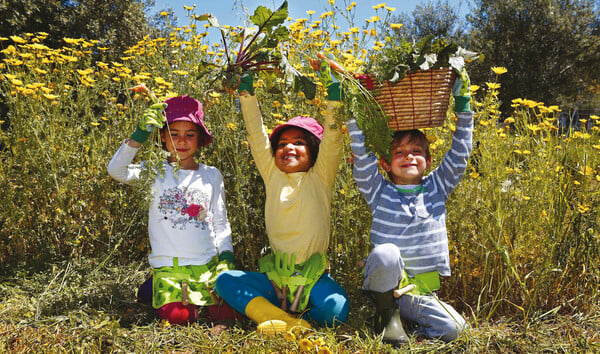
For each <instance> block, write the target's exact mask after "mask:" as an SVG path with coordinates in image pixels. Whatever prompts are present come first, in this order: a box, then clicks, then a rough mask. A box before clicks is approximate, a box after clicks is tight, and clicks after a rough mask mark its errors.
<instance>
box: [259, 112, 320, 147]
mask: <svg viewBox="0 0 600 354" xmlns="http://www.w3.org/2000/svg"><path fill="white" fill-rule="evenodd" d="M288 127H295V128H302V129H304V130H306V131H308V132H309V133H311V134H312V135H314V136H315V137H317V139H319V141H320V140H321V139H323V126H322V125H321V123H319V122H318V121H317V120H316V119H314V118H313V117H306V116H299V117H294V118H292V119H290V120H289V121H288V122H287V123H285V124H281V125H278V126H277V127H275V129H273V132H272V133H271V135H270V136H269V140H272V139H273V138H274V137H278V136H279V134H280V133H281V131H282V130H283V129H286V128H288Z"/></svg>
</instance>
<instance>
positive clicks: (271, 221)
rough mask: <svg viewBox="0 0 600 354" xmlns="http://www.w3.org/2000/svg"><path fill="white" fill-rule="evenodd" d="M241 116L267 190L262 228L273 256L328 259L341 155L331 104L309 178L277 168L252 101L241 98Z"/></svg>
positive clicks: (297, 259)
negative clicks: (282, 254) (264, 224)
mask: <svg viewBox="0 0 600 354" xmlns="http://www.w3.org/2000/svg"><path fill="white" fill-rule="evenodd" d="M240 104H241V107H242V115H243V116H244V121H245V123H246V130H247V131H248V142H249V143H250V148H251V151H252V156H253V157H254V162H255V163H256V167H257V168H258V171H259V173H260V175H261V176H262V178H263V181H264V183H265V188H266V194H267V196H266V204H265V223H266V227H267V236H268V238H269V243H270V245H271V249H272V250H273V251H278V252H286V253H294V254H296V263H302V262H304V261H305V260H307V259H308V258H309V257H310V256H311V255H312V254H314V253H316V252H319V253H322V254H326V252H327V247H328V245H329V231H330V228H329V223H330V209H331V201H332V198H333V187H334V184H335V175H336V172H337V169H338V165H339V161H340V158H341V155H342V132H341V130H340V127H339V126H336V125H335V119H334V116H333V112H334V109H335V106H336V105H339V102H334V101H330V102H328V105H327V114H326V115H325V123H324V124H323V126H324V131H323V139H322V140H321V144H320V145H319V155H318V157H317V161H316V162H315V164H314V165H313V167H312V168H311V169H310V170H308V171H307V172H297V173H285V172H282V171H281V170H279V169H278V168H277V167H276V166H275V159H274V157H273V153H272V150H271V144H270V142H269V137H268V135H267V133H266V132H265V129H264V126H263V121H262V115H261V113H260V108H259V106H258V101H257V99H256V96H250V95H246V96H241V97H240Z"/></svg>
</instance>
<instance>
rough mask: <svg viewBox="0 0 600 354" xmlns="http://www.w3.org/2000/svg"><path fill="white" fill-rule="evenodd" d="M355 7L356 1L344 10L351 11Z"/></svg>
mask: <svg viewBox="0 0 600 354" xmlns="http://www.w3.org/2000/svg"><path fill="white" fill-rule="evenodd" d="M355 6H356V1H353V2H352V3H351V4H350V5H348V7H347V8H346V10H348V11H350V10H352V9H353V8H354V7H355Z"/></svg>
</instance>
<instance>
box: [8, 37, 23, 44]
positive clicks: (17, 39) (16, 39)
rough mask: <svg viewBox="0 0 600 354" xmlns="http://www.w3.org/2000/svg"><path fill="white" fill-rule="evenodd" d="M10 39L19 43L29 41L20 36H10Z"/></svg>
mask: <svg viewBox="0 0 600 354" xmlns="http://www.w3.org/2000/svg"><path fill="white" fill-rule="evenodd" d="M10 39H12V41H13V42H15V43H19V44H23V43H27V40H26V39H23V38H21V37H19V36H10Z"/></svg>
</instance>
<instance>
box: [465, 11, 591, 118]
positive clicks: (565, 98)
mask: <svg viewBox="0 0 600 354" xmlns="http://www.w3.org/2000/svg"><path fill="white" fill-rule="evenodd" d="M595 5H596V6H598V1H597V0H581V1H573V0H531V1H520V0H475V1H474V8H473V13H472V15H469V16H467V18H468V21H469V22H470V24H471V25H472V30H471V32H470V37H471V40H472V42H473V44H474V46H473V49H474V50H476V51H478V52H481V53H483V54H485V60H484V61H483V62H482V63H480V64H479V65H476V66H474V68H473V73H472V75H471V76H472V77H473V78H474V79H475V80H476V81H478V82H484V80H485V79H486V75H488V74H486V73H489V68H490V67H492V66H503V67H506V68H507V69H508V74H507V75H505V76H502V85H503V90H502V91H501V96H500V99H501V100H502V102H503V104H502V111H504V112H506V111H507V108H508V106H509V105H510V104H511V100H512V99H514V98H528V99H533V100H537V101H541V102H544V103H546V104H547V105H551V104H559V105H561V107H563V108H570V107H573V106H575V105H582V104H583V103H582V102H579V103H576V102H575V101H577V100H578V99H579V98H580V97H583V96H585V93H586V92H587V91H588V88H589V87H590V86H592V85H594V84H598V79H599V78H600V65H598V63H599V62H600V37H598V16H599V12H598V9H597V8H595V7H594V6H595Z"/></svg>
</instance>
